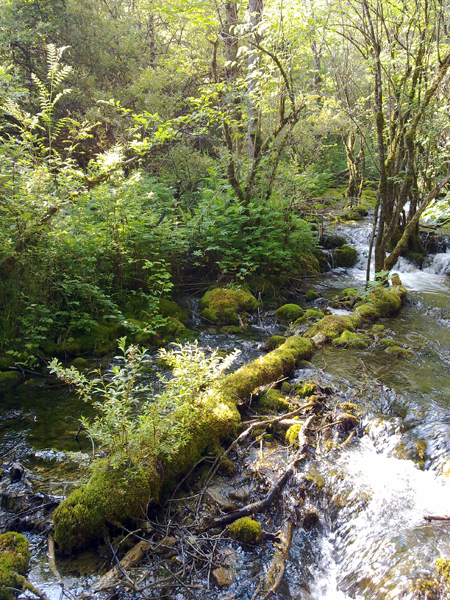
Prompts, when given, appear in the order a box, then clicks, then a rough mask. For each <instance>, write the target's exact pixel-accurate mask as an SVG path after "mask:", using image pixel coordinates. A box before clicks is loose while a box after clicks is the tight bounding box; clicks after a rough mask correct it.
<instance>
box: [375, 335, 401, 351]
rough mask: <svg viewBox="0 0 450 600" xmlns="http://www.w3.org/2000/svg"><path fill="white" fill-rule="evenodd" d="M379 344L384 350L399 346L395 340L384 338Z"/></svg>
mask: <svg viewBox="0 0 450 600" xmlns="http://www.w3.org/2000/svg"><path fill="white" fill-rule="evenodd" d="M378 343H379V344H380V346H383V347H384V348H390V347H391V346H398V344H396V342H395V340H393V339H392V338H387V337H386V338H382V339H381V340H378Z"/></svg>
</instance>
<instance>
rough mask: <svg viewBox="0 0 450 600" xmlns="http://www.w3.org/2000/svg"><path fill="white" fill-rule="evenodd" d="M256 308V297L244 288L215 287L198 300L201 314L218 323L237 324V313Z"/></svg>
mask: <svg viewBox="0 0 450 600" xmlns="http://www.w3.org/2000/svg"><path fill="white" fill-rule="evenodd" d="M257 308H258V301H257V300H256V298H255V297H254V296H253V295H252V294H251V293H250V292H248V291H246V290H239V289H234V288H215V289H213V290H210V291H209V292H206V294H205V295H204V296H203V298H202V299H201V300H200V309H201V312H202V316H203V317H204V318H205V319H207V320H208V321H211V323H217V324H219V325H237V324H238V323H239V318H238V314H239V313H243V312H251V311H254V310H256V309H257Z"/></svg>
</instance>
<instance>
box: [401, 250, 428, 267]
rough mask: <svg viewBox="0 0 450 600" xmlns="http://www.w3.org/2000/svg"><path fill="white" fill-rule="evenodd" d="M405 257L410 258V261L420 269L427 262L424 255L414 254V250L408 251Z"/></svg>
mask: <svg viewBox="0 0 450 600" xmlns="http://www.w3.org/2000/svg"><path fill="white" fill-rule="evenodd" d="M405 256H406V258H409V260H411V261H412V262H413V263H414V264H416V265H417V266H418V267H421V266H422V265H423V261H424V260H425V256H424V255H423V254H421V253H420V252H414V251H413V250H408V251H407V252H405Z"/></svg>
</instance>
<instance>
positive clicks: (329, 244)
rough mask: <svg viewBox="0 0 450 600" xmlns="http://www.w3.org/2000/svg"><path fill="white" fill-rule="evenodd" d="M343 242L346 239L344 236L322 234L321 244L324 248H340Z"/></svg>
mask: <svg viewBox="0 0 450 600" xmlns="http://www.w3.org/2000/svg"><path fill="white" fill-rule="evenodd" d="M345 243H346V239H345V238H344V237H342V236H341V235H337V234H333V233H328V234H324V236H323V238H322V246H323V247H324V248H325V250H332V249H333V248H340V247H341V246H344V244H345Z"/></svg>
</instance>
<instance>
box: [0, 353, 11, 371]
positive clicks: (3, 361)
mask: <svg viewBox="0 0 450 600" xmlns="http://www.w3.org/2000/svg"><path fill="white" fill-rule="evenodd" d="M13 365H14V359H13V358H11V357H10V356H1V357H0V371H7V370H8V369H9V367H12V366H13Z"/></svg>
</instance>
